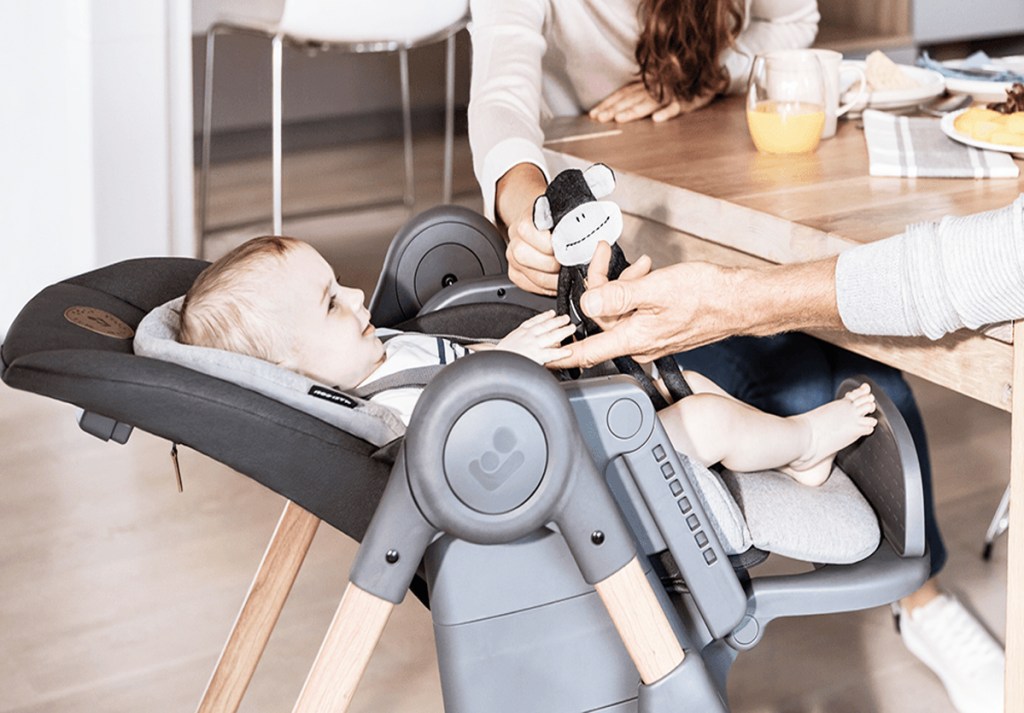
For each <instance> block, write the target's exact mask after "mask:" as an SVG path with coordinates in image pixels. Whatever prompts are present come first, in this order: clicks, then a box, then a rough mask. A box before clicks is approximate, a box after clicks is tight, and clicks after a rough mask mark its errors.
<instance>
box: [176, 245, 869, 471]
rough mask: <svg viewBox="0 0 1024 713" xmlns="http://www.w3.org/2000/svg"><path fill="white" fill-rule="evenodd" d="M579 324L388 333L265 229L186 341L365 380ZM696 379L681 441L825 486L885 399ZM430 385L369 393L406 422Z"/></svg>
mask: <svg viewBox="0 0 1024 713" xmlns="http://www.w3.org/2000/svg"><path fill="white" fill-rule="evenodd" d="M574 330H575V327H574V326H573V325H572V324H570V323H569V318H568V316H565V315H563V316H556V315H555V314H554V312H553V311H550V312H544V313H542V314H538V315H536V316H534V317H532V318H530V319H528V320H526V321H525V322H523V323H522V324H521V325H520V326H519V327H517V328H516V329H514V330H513V331H512V332H510V333H509V334H508V335H507V336H506V337H505V338H504V339H501V340H500V341H498V342H497V343H496V344H470V345H468V346H462V345H460V344H457V343H455V342H453V341H450V340H448V339H443V338H441V337H435V336H430V335H424V334H414V333H401V332H397V333H394V334H389V335H388V336H387V337H386V338H385V341H382V340H381V338H380V337H378V335H377V333H376V330H375V328H374V326H373V325H372V324H370V313H369V311H368V310H367V309H366V307H365V306H364V295H363V292H362V290H358V289H354V288H351V287H345V286H344V285H341V284H339V283H338V281H337V279H336V278H335V274H334V271H333V270H332V268H331V266H330V265H329V264H328V263H327V261H326V260H324V258H323V257H321V255H320V254H319V253H318V252H317V251H316V250H315V249H313V248H312V247H311V246H310V245H308V244H307V243H304V242H302V241H301V240H296V239H294V238H285V237H262V238H255V239H253V240H250V241H248V242H247V243H245V244H243V245H241V246H239V247H238V248H236V249H235V250H233V251H231V252H230V253H228V254H227V255H225V256H224V257H223V258H221V259H220V260H218V261H217V262H215V263H214V264H212V265H211V266H210V267H208V268H207V269H206V270H205V271H203V273H202V274H201V275H200V276H199V278H198V279H197V280H196V281H195V283H194V284H193V286H192V287H191V289H189V291H188V294H187V295H186V296H185V301H184V304H183V305H182V308H181V329H180V334H179V340H180V341H181V342H182V343H184V344H193V345H198V346H204V347H213V348H217V349H224V350H227V351H232V352H238V353H241V354H246V355H248V356H253V357H257V358H260V359H264V360H266V361H269V362H271V363H273V364H277V365H279V366H282V367H285V368H288V369H292V370H294V371H297V372H299V373H301V374H304V375H306V376H308V377H309V378H311V379H313V380H315V381H319V382H320V383H323V384H327V385H332V386H335V387H336V388H338V389H340V390H343V391H344V390H351V389H355V388H358V387H363V386H366V385H368V384H372V383H373V382H375V381H377V380H379V379H382V378H384V377H386V376H388V375H391V374H394V373H396V372H399V371H401V370H404V369H411V368H416V367H423V366H428V365H437V364H446V363H449V362H451V361H453V360H455V359H458V358H460V357H462V356H464V355H465V354H466V353H467V352H471V351H478V350H482V349H501V350H505V351H510V352H514V353H517V354H521V355H522V356H525V357H527V358H529V359H531V360H533V361H535V362H537V363H538V364H546V363H548V362H550V361H554V360H556V359H559V358H562V357H564V356H566V355H567V354H568V351H569V350H568V349H565V348H563V347H561V343H562V341H563V340H564V339H565V338H566V337H568V336H569V335H570V334H572V333H573V331H574ZM684 377H685V378H686V380H687V382H688V383H689V385H690V388H691V389H692V390H693V392H694V393H693V395H692V396H688V397H686V398H684V399H682V400H680V401H678V402H676V403H674V404H672V405H670V406H669V407H668V408H665V409H662V410H661V411H659V412H658V416H659V418H660V419H661V422H662V424H663V425H664V427H665V431H666V433H667V434H668V436H669V438H670V439H671V441H672V443H673V445H674V446H675V447H676V449H677V450H680V451H683V452H685V453H686V454H687V455H689V456H690V457H691V458H695V459H696V460H698V461H700V462H701V463H703V464H704V465H713V464H715V463H721V464H722V465H724V466H725V467H727V468H729V469H730V470H733V471H740V472H749V471H759V470H769V469H777V470H782V471H784V472H786V473H788V474H789V475H791V476H792V477H793V478H795V479H796V480H798V481H799V482H801V483H804V484H806V485H820V484H821V483H823V482H824V481H825V480H826V479H827V478H828V476H829V474H830V472H831V470H832V461H833V458H834V456H835V454H836V452H837V451H839V450H841V449H842V448H844V447H846V446H847V445H849V444H850V443H853V442H854V441H855V440H857V439H858V438H860V437H861V436H865V435H867V434H869V433H871V431H872V430H874V427H875V424H876V420H875V419H874V418H872V417H871V416H870V414H871V413H872V412H873V411H874V410H875V398H874V395H873V394H872V393H871V390H870V388H869V387H868V385H867V384H862V385H861V386H860V387H858V388H857V389H854V390H853V391H851V392H849V393H848V394H846V395H845V396H844V397H843V398H840V399H837V400H835V401H832V402H831V403H828V404H825V405H824V406H821V407H819V408H816V409H814V410H813V411H808V412H807V413H803V414H798V415H795V416H790V417H787V418H782V417H779V416H773V415H771V414H767V413H764V412H763V411H759V410H757V409H755V408H754V407H753V406H749V405H747V404H745V403H743V402H741V401H739V400H737V399H735V398H733V397H732V396H730V395H729V394H727V393H726V392H725V391H723V390H722V389H721V388H719V387H718V385H717V384H715V383H714V382H712V381H711V380H710V379H707V378H705V377H703V376H701V375H700V374H698V373H696V372H692V371H686V372H684ZM421 391H422V389H421V388H394V389H387V390H384V391H382V392H381V393H379V394H377V395H375V396H373V397H371V400H372V401H374V402H375V403H379V404H381V405H384V406H387V407H389V408H392V409H393V410H395V411H396V412H397V413H398V415H399V416H400V417H401V418H402V420H403V421H404V422H405V423H406V424H408V422H409V419H410V417H411V415H412V410H413V407H414V406H415V403H416V399H417V398H418V397H419V394H420V392H421Z"/></svg>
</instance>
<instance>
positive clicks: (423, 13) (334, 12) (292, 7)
mask: <svg viewBox="0 0 1024 713" xmlns="http://www.w3.org/2000/svg"><path fill="white" fill-rule="evenodd" d="M468 8H469V0H285V3H284V11H283V12H282V13H281V20H280V22H279V23H278V28H279V29H280V30H281V31H282V32H284V33H286V34H288V35H291V36H293V37H299V38H306V39H311V40H320V41H324V42H330V41H334V42H347V43H352V42H389V41H390V42H398V43H400V44H414V43H415V42H417V41H419V40H422V39H424V38H426V37H430V36H431V35H434V34H436V33H438V32H440V31H442V30H444V29H445V28H448V27H451V26H452V25H454V24H455V23H457V22H459V20H461V19H462V18H463V17H464V16H465V15H466V13H467V11H468Z"/></svg>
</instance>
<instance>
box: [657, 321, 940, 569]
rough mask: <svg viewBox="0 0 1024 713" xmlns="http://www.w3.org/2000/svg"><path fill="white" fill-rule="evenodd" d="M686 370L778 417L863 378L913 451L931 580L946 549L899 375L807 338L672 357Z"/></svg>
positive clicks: (741, 340) (749, 341) (923, 445)
mask: <svg viewBox="0 0 1024 713" xmlns="http://www.w3.org/2000/svg"><path fill="white" fill-rule="evenodd" d="M676 361H678V362H679V364H680V365H681V366H682V367H683V368H685V369H691V370H693V371H696V372H698V373H700V374H703V375H704V376H706V377H708V378H709V379H711V380H712V381H714V382H715V383H716V384H718V385H719V386H721V387H722V388H723V389H724V390H725V391H727V392H729V393H730V394H732V395H733V396H735V397H736V398H738V399H740V400H741V401H745V402H746V403H748V404H750V405H751V406H756V407H757V408H759V409H761V410H762V411H766V412H768V413H772V414H775V415H777V416H792V415H793V414H797V413H802V412H804V411H810V410H811V409H813V408H816V407H818V406H821V405H822V404H824V403H827V402H829V401H831V400H832V399H833V398H835V393H836V389H837V388H838V387H839V384H841V383H842V382H843V380H844V379H846V378H848V377H851V376H856V375H858V374H863V375H864V376H867V377H868V378H870V379H871V380H872V381H874V382H875V383H876V384H878V385H879V386H880V387H881V388H882V389H883V390H884V391H885V393H886V394H887V395H888V396H889V398H890V399H892V401H893V403H894V404H895V405H896V407H897V408H898V409H899V412H900V414H902V416H903V418H904V420H905V421H906V422H907V428H908V429H909V430H910V435H911V436H913V438H914V445H915V446H916V447H917V456H918V459H919V460H920V461H921V480H922V486H923V487H922V489H923V491H924V519H925V539H926V540H927V543H928V550H929V554H930V556H931V573H932V576H935V574H936V573H938V571H939V570H941V569H942V567H943V565H944V564H945V563H946V548H945V545H944V544H943V542H942V535H941V534H940V533H939V528H938V524H937V523H936V521H935V504H934V500H933V498H932V469H931V462H930V461H929V459H928V444H927V441H926V439H925V433H924V422H923V421H922V420H921V412H920V411H919V410H918V408H917V402H916V401H915V400H914V394H913V392H911V390H910V386H909V385H908V384H907V382H906V381H905V380H904V378H903V376H902V374H900V372H899V371H897V370H896V369H893V368H892V367H889V366H886V365H884V364H880V363H878V362H876V361H872V360H871V359H867V358H865V357H862V356H860V355H858V354H854V353H852V352H849V351H846V350H845V349H840V348H839V347H836V346H833V345H832V344H828V343H827V342H823V341H820V340H818V339H815V338H814V337H809V336H807V335H806V334H799V333H791V334H780V335H778V336H774V337H733V338H732V339H727V340H725V341H722V342H718V343H716V344H710V345H708V346H706V347H700V348H698V349H693V350H691V351H688V352H683V353H681V354H677V355H676Z"/></svg>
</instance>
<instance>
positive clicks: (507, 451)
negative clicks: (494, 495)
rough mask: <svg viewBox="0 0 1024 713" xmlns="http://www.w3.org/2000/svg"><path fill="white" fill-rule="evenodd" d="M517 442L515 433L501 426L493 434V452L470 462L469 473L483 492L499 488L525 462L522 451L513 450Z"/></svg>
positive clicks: (487, 452) (488, 452)
mask: <svg viewBox="0 0 1024 713" xmlns="http://www.w3.org/2000/svg"><path fill="white" fill-rule="evenodd" d="M518 442H519V441H518V440H517V439H516V434H515V432H514V431H513V430H512V429H510V428H505V427H504V426H502V427H501V428H499V429H498V430H497V431H495V432H494V450H489V451H486V452H485V453H484V454H483V455H481V456H480V458H478V459H477V460H474V461H471V462H470V464H469V472H470V473H471V474H472V475H473V477H474V478H476V479H477V482H479V483H480V485H482V486H483V487H484V489H485V490H488V491H492V492H493V491H495V490H497V489H498V488H500V487H501V486H502V485H504V484H505V482H506V481H507V480H508V479H509V478H511V477H512V475H513V474H514V473H515V472H516V471H517V470H519V468H520V466H522V465H523V463H524V462H525V461H526V456H524V455H523V453H522V451H518V450H513V449H514V448H515V447H516V445H517V444H518Z"/></svg>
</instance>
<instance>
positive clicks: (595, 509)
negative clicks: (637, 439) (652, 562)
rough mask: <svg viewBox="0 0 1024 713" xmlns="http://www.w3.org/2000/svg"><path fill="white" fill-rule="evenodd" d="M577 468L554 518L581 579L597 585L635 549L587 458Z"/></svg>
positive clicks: (617, 568)
mask: <svg viewBox="0 0 1024 713" xmlns="http://www.w3.org/2000/svg"><path fill="white" fill-rule="evenodd" d="M577 462H578V467H577V469H576V473H575V476H574V478H573V482H572V485H571V487H570V488H569V489H568V490H567V491H566V497H565V499H564V500H563V502H562V503H560V504H559V509H560V512H559V514H558V515H557V516H556V517H555V522H556V523H557V525H558V529H559V531H561V533H562V537H564V538H565V541H566V543H567V544H568V545H569V551H570V552H571V553H572V556H573V559H574V560H576V564H577V565H579V568H580V572H582V574H583V579H585V580H586V581H587V583H588V584H597V583H598V582H600V581H602V580H604V579H606V578H607V577H609V576H611V575H612V574H615V573H616V572H618V571H619V570H620V569H622V568H623V567H624V566H625V565H627V564H628V563H629V561H630V560H631V559H633V558H634V557H635V556H636V545H635V542H634V540H633V536H632V535H631V534H630V531H629V528H628V527H627V526H626V521H625V520H624V519H623V517H622V514H621V512H620V511H619V509H618V506H617V505H616V504H615V499H614V498H613V497H612V494H611V491H609V490H608V486H607V485H606V484H605V482H604V480H603V479H602V478H601V476H600V475H599V474H598V472H597V468H596V467H595V466H594V463H593V461H592V460H591V459H590V458H589V457H586V456H584V457H581V458H579V459H577Z"/></svg>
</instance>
